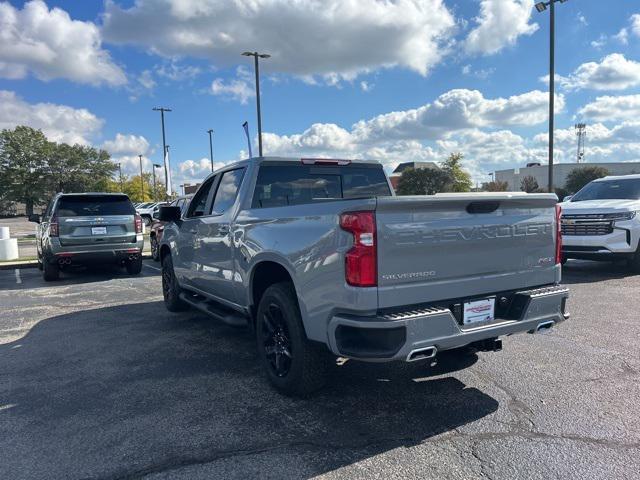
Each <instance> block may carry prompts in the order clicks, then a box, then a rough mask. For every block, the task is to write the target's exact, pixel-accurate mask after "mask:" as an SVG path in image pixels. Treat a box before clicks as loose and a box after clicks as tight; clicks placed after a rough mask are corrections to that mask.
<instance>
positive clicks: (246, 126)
mask: <svg viewBox="0 0 640 480" xmlns="http://www.w3.org/2000/svg"><path fill="white" fill-rule="evenodd" d="M242 128H244V133H245V135H246V136H247V145H248V146H249V158H253V153H251V140H249V122H244V123H243V124H242Z"/></svg>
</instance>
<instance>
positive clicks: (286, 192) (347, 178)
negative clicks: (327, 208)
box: [251, 165, 391, 208]
mask: <svg viewBox="0 0 640 480" xmlns="http://www.w3.org/2000/svg"><path fill="white" fill-rule="evenodd" d="M389 195H391V192H390V190H389V185H388V184H387V179H386V177H385V175H384V172H383V171H382V168H371V167H357V166H348V167H333V166H326V167H325V166H315V165H286V166H280V165H262V166H261V167H260V171H259V172H258V179H257V181H256V189H255V192H254V195H253V202H252V205H251V206H252V208H266V207H281V206H284V205H301V204H304V203H314V202H323V201H327V200H339V199H350V198H367V197H384V196H389Z"/></svg>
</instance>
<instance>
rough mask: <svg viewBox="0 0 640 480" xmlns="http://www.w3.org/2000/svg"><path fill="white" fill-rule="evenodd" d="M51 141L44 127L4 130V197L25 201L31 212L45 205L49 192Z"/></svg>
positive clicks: (0, 145) (0, 164)
mask: <svg viewBox="0 0 640 480" xmlns="http://www.w3.org/2000/svg"><path fill="white" fill-rule="evenodd" d="M50 153H51V143H50V142H48V141H47V138H46V137H45V136H44V134H43V133H42V132H41V131H40V130H35V129H33V128H31V127H24V126H18V127H16V128H15V129H13V130H7V129H5V130H2V132H0V179H2V180H1V181H0V198H2V199H3V201H5V202H6V201H14V202H21V203H24V204H25V206H26V211H27V215H31V214H32V213H33V207H34V205H41V204H43V203H44V202H45V201H46V200H47V199H48V196H49V192H48V157H49V155H50Z"/></svg>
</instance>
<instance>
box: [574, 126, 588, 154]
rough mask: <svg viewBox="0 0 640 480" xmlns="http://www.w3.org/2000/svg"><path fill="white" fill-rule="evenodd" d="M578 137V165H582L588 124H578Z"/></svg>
mask: <svg viewBox="0 0 640 480" xmlns="http://www.w3.org/2000/svg"><path fill="white" fill-rule="evenodd" d="M575 127H576V136H577V137H578V151H577V153H576V163H580V162H581V161H582V159H583V158H584V139H585V137H586V136H587V124H586V123H576V125H575Z"/></svg>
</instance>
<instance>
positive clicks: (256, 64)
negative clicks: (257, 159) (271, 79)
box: [242, 52, 271, 156]
mask: <svg viewBox="0 0 640 480" xmlns="http://www.w3.org/2000/svg"><path fill="white" fill-rule="evenodd" d="M242 55H244V56H245V57H253V60H254V69H255V73H256V107H257V110H258V155H259V156H262V115H261V114H260V66H259V62H258V59H259V58H269V57H271V55H269V54H267V53H258V52H243V53H242Z"/></svg>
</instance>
